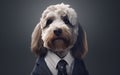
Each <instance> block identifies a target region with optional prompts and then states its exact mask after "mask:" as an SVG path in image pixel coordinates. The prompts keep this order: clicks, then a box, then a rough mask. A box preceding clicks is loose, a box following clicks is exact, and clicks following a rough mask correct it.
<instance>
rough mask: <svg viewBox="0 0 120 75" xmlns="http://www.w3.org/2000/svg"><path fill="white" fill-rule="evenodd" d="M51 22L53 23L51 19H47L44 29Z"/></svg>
mask: <svg viewBox="0 0 120 75" xmlns="http://www.w3.org/2000/svg"><path fill="white" fill-rule="evenodd" d="M52 22H53V19H52V18H50V19H48V20H47V22H46V27H47V26H49V25H50V24H51V23H52Z"/></svg>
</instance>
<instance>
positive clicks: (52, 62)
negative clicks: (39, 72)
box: [45, 51, 74, 75]
mask: <svg viewBox="0 0 120 75" xmlns="http://www.w3.org/2000/svg"><path fill="white" fill-rule="evenodd" d="M62 59H64V60H65V61H66V62H67V63H68V65H66V69H67V73H68V75H71V74H72V69H73V63H74V62H73V61H74V58H73V57H72V55H71V54H70V52H68V54H67V55H66V56H65V57H64V58H62ZM60 60H61V58H60V57H58V56H57V55H56V54H55V53H53V52H51V51H48V53H47V55H46V57H45V62H46V64H47V66H48V68H49V70H50V71H51V73H52V75H57V72H58V70H57V69H56V66H57V64H58V62H59V61H60Z"/></svg>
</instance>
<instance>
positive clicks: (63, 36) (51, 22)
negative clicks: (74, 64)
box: [31, 3, 87, 58]
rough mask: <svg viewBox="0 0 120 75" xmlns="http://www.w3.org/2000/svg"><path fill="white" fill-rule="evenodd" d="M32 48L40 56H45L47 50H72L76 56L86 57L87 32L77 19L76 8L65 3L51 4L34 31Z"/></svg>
mask: <svg viewBox="0 0 120 75" xmlns="http://www.w3.org/2000/svg"><path fill="white" fill-rule="evenodd" d="M31 49H32V51H33V52H34V53H36V54H37V55H40V56H45V55H46V53H47V50H51V51H53V52H61V51H62V52H64V51H67V50H71V54H72V55H73V56H74V57H75V58H82V57H84V56H85V54H86V52H87V40H86V34H85V31H83V29H82V27H81V26H80V24H79V23H78V21H77V14H76V12H75V10H74V9H73V8H71V7H70V6H69V5H65V4H63V3H62V4H57V5H51V6H49V7H48V8H47V9H46V10H45V11H44V12H43V14H42V17H41V19H40V22H39V23H38V24H37V25H36V27H35V29H34V31H33V33H32V41H31Z"/></svg>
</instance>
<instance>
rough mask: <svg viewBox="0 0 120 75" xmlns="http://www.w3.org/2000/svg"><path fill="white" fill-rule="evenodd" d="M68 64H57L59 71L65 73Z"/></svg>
mask: <svg viewBox="0 0 120 75" xmlns="http://www.w3.org/2000/svg"><path fill="white" fill-rule="evenodd" d="M66 65H67V62H66V61H65V60H60V61H59V62H58V64H57V67H56V68H57V69H58V70H60V71H63V70H65V69H66Z"/></svg>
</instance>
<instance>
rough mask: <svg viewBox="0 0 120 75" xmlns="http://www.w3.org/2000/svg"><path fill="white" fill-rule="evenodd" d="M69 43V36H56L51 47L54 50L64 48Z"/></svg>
mask: <svg viewBox="0 0 120 75" xmlns="http://www.w3.org/2000/svg"><path fill="white" fill-rule="evenodd" d="M69 44H70V41H69V40H68V39H67V38H63V37H56V38H53V39H52V40H51V44H49V47H50V48H51V49H54V50H64V49H66V48H67V47H68V46H69Z"/></svg>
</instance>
